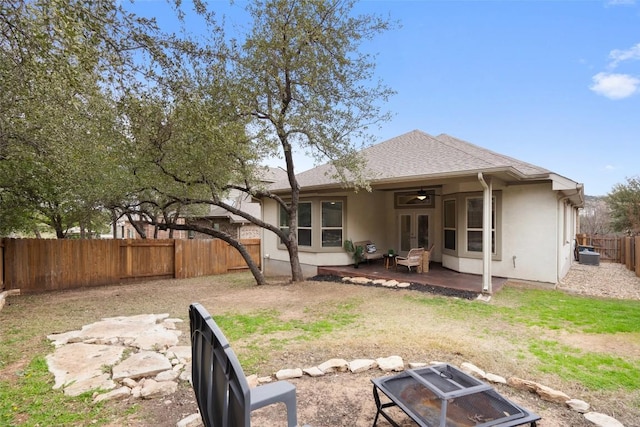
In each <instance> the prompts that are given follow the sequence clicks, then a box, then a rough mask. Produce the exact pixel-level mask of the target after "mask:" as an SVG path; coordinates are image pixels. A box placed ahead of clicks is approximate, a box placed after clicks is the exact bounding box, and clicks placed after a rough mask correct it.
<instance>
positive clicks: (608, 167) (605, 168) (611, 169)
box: [604, 165, 617, 171]
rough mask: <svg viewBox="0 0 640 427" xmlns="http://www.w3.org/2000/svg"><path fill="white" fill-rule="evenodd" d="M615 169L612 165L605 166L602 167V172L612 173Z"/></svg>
mask: <svg viewBox="0 0 640 427" xmlns="http://www.w3.org/2000/svg"><path fill="white" fill-rule="evenodd" d="M616 169H617V168H616V167H615V166H613V165H606V166H605V167H604V170H606V171H614V170H616Z"/></svg>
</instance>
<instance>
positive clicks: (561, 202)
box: [556, 196, 575, 286]
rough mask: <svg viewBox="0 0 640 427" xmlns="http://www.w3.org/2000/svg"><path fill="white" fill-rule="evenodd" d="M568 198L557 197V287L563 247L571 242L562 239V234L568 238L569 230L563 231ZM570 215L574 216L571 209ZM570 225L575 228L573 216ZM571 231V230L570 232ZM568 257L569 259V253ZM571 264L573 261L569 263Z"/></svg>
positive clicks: (565, 222)
mask: <svg viewBox="0 0 640 427" xmlns="http://www.w3.org/2000/svg"><path fill="white" fill-rule="evenodd" d="M569 197H570V196H562V197H558V209H557V213H558V221H557V227H558V229H557V230H558V231H557V247H556V251H557V254H556V286H558V284H559V283H560V279H561V278H560V270H561V266H562V257H563V256H564V245H566V244H567V243H570V242H571V240H569V242H567V241H565V239H564V237H565V236H564V234H567V237H569V230H565V227H566V225H567V221H566V220H565V214H566V210H567V207H566V206H565V205H566V202H567V200H568V199H569ZM571 215H572V216H574V213H573V209H571ZM571 223H572V224H574V226H575V216H574V218H572V220H571ZM571 231H573V230H571ZM573 238H575V233H573ZM569 257H571V251H569ZM571 262H573V261H571Z"/></svg>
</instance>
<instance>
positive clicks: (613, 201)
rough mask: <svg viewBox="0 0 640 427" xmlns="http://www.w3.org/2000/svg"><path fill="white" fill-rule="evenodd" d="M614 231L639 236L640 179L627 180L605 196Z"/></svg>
mask: <svg viewBox="0 0 640 427" xmlns="http://www.w3.org/2000/svg"><path fill="white" fill-rule="evenodd" d="M607 204H608V205H609V209H610V210H611V219H612V226H613V229H614V230H615V231H622V232H625V233H629V234H640V178H639V177H635V178H627V182H626V184H617V185H615V186H614V187H613V189H612V190H611V192H610V193H609V194H608V195H607Z"/></svg>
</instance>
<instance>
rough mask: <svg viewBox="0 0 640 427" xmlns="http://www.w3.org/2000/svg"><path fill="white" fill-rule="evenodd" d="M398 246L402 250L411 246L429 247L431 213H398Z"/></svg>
mask: <svg viewBox="0 0 640 427" xmlns="http://www.w3.org/2000/svg"><path fill="white" fill-rule="evenodd" d="M398 231H399V233H400V235H399V236H398V237H399V241H398V243H399V244H398V246H399V248H400V252H409V250H410V249H411V248H425V249H428V248H429V214H427V213H424V212H406V213H401V214H399V215H398Z"/></svg>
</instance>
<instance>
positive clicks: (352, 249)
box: [343, 239, 364, 265]
mask: <svg viewBox="0 0 640 427" xmlns="http://www.w3.org/2000/svg"><path fill="white" fill-rule="evenodd" d="M343 248H344V250H345V251H347V252H348V253H350V254H351V257H352V258H353V263H354V264H355V265H358V264H359V263H360V262H361V261H362V254H363V253H364V248H363V247H362V246H356V245H354V244H353V242H352V241H351V239H348V240H345V241H344V245H343Z"/></svg>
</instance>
